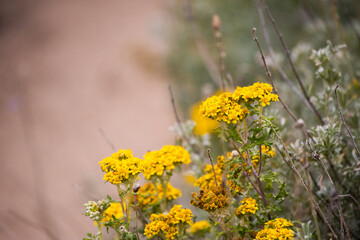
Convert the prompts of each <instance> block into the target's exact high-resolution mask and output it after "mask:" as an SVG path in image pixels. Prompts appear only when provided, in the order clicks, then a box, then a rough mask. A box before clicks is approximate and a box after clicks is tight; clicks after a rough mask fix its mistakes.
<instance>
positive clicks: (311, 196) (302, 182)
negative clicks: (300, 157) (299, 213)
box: [269, 124, 338, 239]
mask: <svg viewBox="0 0 360 240" xmlns="http://www.w3.org/2000/svg"><path fill="white" fill-rule="evenodd" d="M269 126H270V128H271V129H272V130H273V131H274V133H275V135H276V137H277V138H278V139H279V141H280V142H281V144H282V145H283V147H284V150H285V153H286V156H287V158H288V159H289V160H286V159H285V158H284V157H283V156H282V155H281V154H280V156H281V158H282V160H283V161H284V162H285V163H286V164H287V165H288V166H289V167H290V169H291V170H292V171H293V172H294V173H295V175H296V176H297V177H298V178H299V179H300V182H301V184H302V185H303V186H304V188H305V189H306V191H308V192H309V193H310V198H311V200H312V201H313V202H314V204H315V207H316V209H317V210H318V213H319V214H320V216H321V218H322V219H323V221H324V223H325V224H326V226H327V227H328V228H329V229H330V231H331V233H332V234H333V236H334V237H335V239H338V237H337V235H336V234H335V232H334V230H333V228H332V227H331V225H330V223H329V221H328V220H327V218H326V217H325V215H324V213H323V212H322V210H321V208H320V206H319V204H318V203H317V202H316V200H315V199H314V196H313V195H312V194H311V193H312V192H311V191H310V189H309V187H308V186H307V184H306V183H305V181H304V179H303V178H302V177H301V175H300V173H299V172H298V170H297V169H296V167H295V165H294V163H293V162H292V160H291V157H290V154H289V151H288V150H287V148H286V145H285V143H284V141H283V140H282V138H281V137H280V136H279V134H278V133H277V132H276V130H275V129H274V127H273V126H272V125H271V124H269Z"/></svg>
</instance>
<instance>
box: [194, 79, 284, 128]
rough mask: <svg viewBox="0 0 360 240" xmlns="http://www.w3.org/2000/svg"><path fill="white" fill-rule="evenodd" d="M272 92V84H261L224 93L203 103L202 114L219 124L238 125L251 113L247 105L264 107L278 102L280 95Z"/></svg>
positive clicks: (257, 83)
mask: <svg viewBox="0 0 360 240" xmlns="http://www.w3.org/2000/svg"><path fill="white" fill-rule="evenodd" d="M272 90H273V88H272V87H271V85H270V84H268V83H259V82H256V83H254V84H253V85H251V86H247V87H237V88H236V89H235V91H234V92H233V93H230V92H224V93H221V94H219V95H215V96H212V97H209V98H208V99H206V100H205V101H203V102H202V104H201V106H200V113H201V114H202V115H203V116H204V117H207V118H210V119H214V120H216V121H218V122H226V123H228V124H229V123H237V122H238V121H240V120H242V119H244V118H245V117H246V116H247V115H248V113H249V109H247V108H246V107H244V105H245V103H253V102H258V103H261V106H263V107H264V106H266V105H269V104H270V102H271V101H278V100H279V97H278V95H276V94H274V93H271V92H272Z"/></svg>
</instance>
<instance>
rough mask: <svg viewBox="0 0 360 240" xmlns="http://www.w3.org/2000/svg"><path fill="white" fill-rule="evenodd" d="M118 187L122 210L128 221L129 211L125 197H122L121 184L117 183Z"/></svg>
mask: <svg viewBox="0 0 360 240" xmlns="http://www.w3.org/2000/svg"><path fill="white" fill-rule="evenodd" d="M116 189H117V191H118V194H119V199H120V206H121V210H122V212H123V214H124V216H125V219H126V221H128V216H127V211H125V205H124V200H123V198H122V197H121V196H122V189H121V188H120V184H117V185H116Z"/></svg>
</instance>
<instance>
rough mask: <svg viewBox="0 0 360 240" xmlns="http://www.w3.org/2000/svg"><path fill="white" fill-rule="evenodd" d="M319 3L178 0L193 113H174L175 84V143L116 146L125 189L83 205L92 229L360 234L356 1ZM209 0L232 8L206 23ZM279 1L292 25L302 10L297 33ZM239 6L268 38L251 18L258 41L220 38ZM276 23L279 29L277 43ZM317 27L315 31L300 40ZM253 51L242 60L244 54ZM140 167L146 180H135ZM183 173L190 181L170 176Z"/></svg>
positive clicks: (112, 161) (177, 69)
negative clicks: (243, 46)
mask: <svg viewBox="0 0 360 240" xmlns="http://www.w3.org/2000/svg"><path fill="white" fill-rule="evenodd" d="M320 2H321V3H320V4H319V6H317V5H313V2H312V1H306V0H305V1H301V5H300V6H298V5H296V4H294V3H291V2H288V1H287V2H286V3H285V2H284V1H273V3H272V5H271V6H268V5H267V4H266V3H265V2H264V0H258V1H254V2H253V3H249V2H246V3H241V8H240V6H239V4H240V3H239V1H226V2H219V1H208V2H207V3H206V4H204V3H202V2H201V1H200V2H196V3H194V5H191V2H190V1H184V2H183V3H184V6H183V7H184V8H183V9H184V11H185V16H186V17H185V18H184V20H185V23H186V24H187V27H188V28H189V29H190V31H187V34H185V31H182V30H183V28H185V27H184V26H185V23H184V22H181V21H179V22H177V26H178V27H179V28H175V29H176V31H177V32H176V34H175V35H174V36H176V37H177V38H175V40H174V43H176V44H175V45H176V46H177V47H178V46H181V48H182V49H180V50H178V49H176V48H173V49H172V50H173V53H174V54H172V55H171V59H170V60H171V61H170V64H171V66H170V67H171V69H172V71H173V73H174V74H176V77H177V78H179V79H178V82H180V81H181V83H182V84H175V85H176V88H175V89H176V93H177V94H182V95H186V100H184V101H181V102H180V103H181V106H182V109H188V108H189V107H191V108H192V113H191V117H192V120H188V121H184V122H182V121H181V120H180V119H179V117H178V114H177V109H176V107H175V99H174V97H173V95H172V92H171V89H170V92H171V96H172V99H171V100H172V103H173V108H174V112H175V115H176V118H177V123H176V124H175V127H174V129H175V130H176V132H177V138H176V145H167V146H164V147H163V148H161V149H160V150H155V151H151V152H148V153H144V156H143V157H142V158H136V157H134V156H133V154H132V152H131V151H130V150H119V151H118V152H117V153H113V154H112V155H111V156H110V157H107V158H104V159H103V160H102V161H100V167H101V170H102V171H103V172H104V180H105V181H106V182H109V183H111V184H113V185H114V187H116V189H117V192H118V199H117V200H115V199H112V198H111V197H110V196H108V197H107V199H103V200H100V201H98V202H94V201H90V202H88V203H86V204H85V208H86V212H85V213H84V215H86V216H89V217H90V219H91V220H93V221H94V222H95V223H96V225H97V227H98V232H97V233H95V234H90V233H89V234H88V238H85V239H104V237H103V235H104V231H103V230H104V229H106V230H107V232H108V230H109V229H113V230H114V232H115V237H114V238H115V239H144V238H145V237H147V238H149V239H163V240H165V239H166V240H167V239H228V240H230V239H259V240H260V239H261V240H262V239H274V240H275V239H283V240H286V239H289V240H291V239H360V237H359V236H360V227H359V226H360V217H359V216H360V204H359V200H360V189H359V187H358V183H359V181H360V152H359V149H358V140H359V136H360V130H359V129H360V116H359V113H358V111H357V110H358V109H360V101H359V100H358V94H359V92H360V88H359V84H358V80H357V79H358V78H359V76H358V75H359V74H360V71H359V64H360V57H359V55H358V53H359V51H358V50H359V46H360V44H359V43H360V34H359V26H360V23H359V20H357V19H356V18H355V17H354V16H356V14H359V13H358V12H356V11H359V9H360V8H356V7H355V6H356V4H358V3H351V2H350V1H339V2H338V3H337V2H336V1H332V2H331V4H330V6H331V7H330V8H329V7H327V8H326V9H328V10H329V14H326V13H323V12H322V11H321V10H322V8H323V7H324V6H323V5H322V4H324V3H323V2H326V1H320ZM209 9H213V10H218V11H219V15H220V16H222V15H223V16H224V20H225V21H223V23H221V22H222V21H221V20H220V17H219V16H218V15H215V16H211V17H212V28H210V27H202V26H203V25H202V24H203V23H207V24H208V23H210V19H211V18H210V17H209V14H207V12H209ZM284 9H286V10H287V12H286V13H287V14H292V18H289V19H288V21H289V25H291V22H292V21H295V20H296V19H302V20H306V22H305V23H304V24H301V25H297V26H298V27H299V29H292V30H290V31H289V32H290V33H293V35H292V37H289V39H290V42H291V43H292V44H291V45H287V43H286V42H285V39H284V36H283V35H282V34H281V32H280V29H281V28H282V27H283V26H286V23H284V22H280V24H279V25H277V23H276V21H275V17H276V16H274V15H275V14H274V15H273V13H272V12H273V10H274V12H276V11H275V10H277V11H280V10H284ZM240 12H241V13H244V16H247V17H249V19H248V21H247V23H254V25H255V26H257V25H256V24H257V23H258V24H260V26H261V28H262V30H263V31H262V32H263V35H262V36H261V37H258V35H257V30H256V28H252V27H251V28H250V30H251V31H252V34H250V37H249V34H247V35H246V34H245V35H242V37H244V36H247V37H249V38H250V39H251V41H252V45H251V47H249V49H247V50H244V52H241V51H240V52H239V51H238V48H236V47H234V46H236V45H237V43H236V41H235V40H233V42H231V41H230V40H225V39H224V36H226V38H228V37H230V36H232V34H235V35H236V34H238V32H237V30H238V29H242V28H244V26H247V25H246V24H243V22H237V21H235V20H236V19H237V16H238V15H240V16H241V14H235V13H240ZM345 12H347V13H346V14H345ZM294 13H296V14H294ZM316 14H318V15H316ZM257 15H258V19H259V20H255V17H254V16H257ZM285 15H286V14H285ZM329 15H330V16H332V17H333V18H331V17H329ZM244 16H242V17H244ZM321 16H322V17H324V18H321ZM283 17H284V16H283ZM230 21H234V23H236V24H234V26H232V25H231V24H229V22H230ZM331 23H334V24H331ZM208 25H209V24H208ZM270 25H271V28H273V29H274V30H275V37H278V38H279V41H277V44H276V45H274V46H273V45H272V44H271V42H272V41H274V39H272V38H271V37H270V35H269V31H270V29H271V28H270ZM291 26H293V25H291ZM258 28H259V27H258ZM294 30H295V31H294ZM330 31H331V35H327V33H329V32H330ZM247 32H249V31H248V29H247ZM314 33H315V34H314ZM213 34H214V35H215V37H213V36H211V35H213ZM241 34H243V33H241ZM309 34H314V37H313V38H311V39H310V41H309V39H308V40H307V41H303V42H300V43H295V44H294V42H295V41H296V39H297V38H296V37H298V38H301V35H304V36H307V35H309ZM179 35H181V36H179ZM236 36H237V35H236ZM326 37H330V39H329V40H328V41H326V40H327V39H326ZM259 38H260V39H259ZM273 38H274V37H273ZM204 39H207V41H205V40H204ZM211 39H214V42H215V47H214V48H211V47H209V46H208V42H209V41H210V40H211ZM262 42H265V44H263V43H262ZM179 43H181V44H179ZM356 44H357V45H356ZM249 45H250V43H249ZM186 46H192V47H189V48H186ZM263 46H266V48H264V47H263ZM194 47H195V48H194ZM275 47H277V48H280V49H283V51H284V54H282V53H280V52H275V51H274V48H275ZM183 48H186V49H189V51H187V52H186V51H183ZM225 49H229V54H228V55H226V54H225ZM232 49H235V50H234V51H232ZM264 49H267V50H268V54H266V53H264ZM290 49H292V50H291V51H290ZM197 50H198V51H197ZM355 50H357V51H355ZM181 51H182V52H181ZM246 51H249V52H250V53H249V54H245V52H246ZM180 52H181V53H180ZM257 54H259V55H258V56H259V57H258V58H256V57H254V58H251V60H249V62H251V61H252V63H251V64H248V65H247V67H244V66H245V65H246V64H245V65H244V63H243V62H242V63H241V64H240V63H239V62H241V59H244V58H246V57H249V55H250V56H251V55H252V56H257ZM194 55H197V56H196V57H194ZM190 59H191V60H190ZM216 62H218V63H217V64H216ZM190 76H191V77H190ZM195 79H196V80H195ZM209 79H211V81H210V82H209V81H208V80H209ZM244 79H247V80H246V81H245V80H244ZM254 79H256V80H254ZM265 81H268V83H266V82H265ZM184 83H185V84H184ZM209 86H211V87H209ZM189 89H191V90H189ZM188 90H189V91H188ZM196 93H198V94H196ZM195 95H196V97H195ZM199 96H205V97H204V98H203V99H199ZM199 100H203V101H200V102H199ZM215 156H216V158H215V159H216V162H214V160H213V157H215ZM175 172H177V174H175ZM174 174H175V175H174ZM141 175H143V176H144V178H145V179H146V181H147V182H146V183H142V184H141V186H140V184H139V182H137V181H138V180H139V176H141ZM181 175H183V176H184V177H185V179H187V181H188V182H191V183H192V184H193V185H194V187H193V188H192V189H195V190H193V191H194V192H193V193H191V192H190V191H191V189H190V191H189V188H184V189H181V190H180V189H177V188H175V187H173V185H172V184H171V182H173V183H174V181H175V179H176V178H179V177H181ZM185 196H187V197H188V198H190V200H189V201H188V202H185V201H184V200H182V199H183V198H184V199H186V198H185ZM177 202H181V204H182V205H179V204H176V203H177ZM183 205H184V206H186V207H183Z"/></svg>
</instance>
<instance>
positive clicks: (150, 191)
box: [136, 182, 181, 209]
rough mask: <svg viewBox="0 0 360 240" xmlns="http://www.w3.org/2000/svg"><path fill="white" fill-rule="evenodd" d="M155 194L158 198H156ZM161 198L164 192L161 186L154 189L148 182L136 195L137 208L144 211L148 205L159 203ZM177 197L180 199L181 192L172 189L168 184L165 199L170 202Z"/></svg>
mask: <svg viewBox="0 0 360 240" xmlns="http://www.w3.org/2000/svg"><path fill="white" fill-rule="evenodd" d="M157 193H158V194H159V196H157ZM163 197H164V190H163V187H162V186H161V184H159V185H157V186H156V188H155V186H154V184H152V183H150V182H149V183H146V184H145V185H144V186H142V187H140V189H139V191H138V194H137V195H136V200H137V202H138V203H139V206H140V207H141V208H143V209H144V208H146V207H148V206H149V205H152V204H155V203H157V202H159V201H160V199H163ZM178 197H181V191H180V190H179V189H177V188H174V187H173V186H172V185H171V183H168V184H167V188H166V199H167V200H168V201H171V200H175V199H177V198H178ZM159 198H160V199H159Z"/></svg>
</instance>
